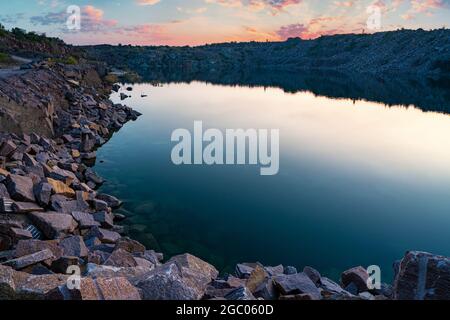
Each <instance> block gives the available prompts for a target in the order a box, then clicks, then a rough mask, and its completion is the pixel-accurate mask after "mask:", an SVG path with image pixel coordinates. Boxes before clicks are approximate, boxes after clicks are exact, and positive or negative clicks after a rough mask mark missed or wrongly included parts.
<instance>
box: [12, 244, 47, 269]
mask: <svg viewBox="0 0 450 320" xmlns="http://www.w3.org/2000/svg"><path fill="white" fill-rule="evenodd" d="M52 258H54V256H53V253H52V252H51V251H50V250H48V249H45V250H42V251H39V252H36V253H33V254H30V255H27V256H23V257H20V258H16V259H13V260H9V261H6V262H4V263H3V265H5V266H9V267H12V268H14V269H16V270H21V269H24V268H26V267H29V266H31V265H33V264H37V263H39V262H42V261H45V260H49V259H52Z"/></svg>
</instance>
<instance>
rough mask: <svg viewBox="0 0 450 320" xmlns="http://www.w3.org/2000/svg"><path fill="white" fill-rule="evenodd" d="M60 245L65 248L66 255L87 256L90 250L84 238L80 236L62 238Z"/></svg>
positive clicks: (64, 253)
mask: <svg viewBox="0 0 450 320" xmlns="http://www.w3.org/2000/svg"><path fill="white" fill-rule="evenodd" d="M59 247H60V248H61V249H62V250H63V255H64V256H72V257H79V258H85V257H87V256H88V254H89V250H88V248H87V247H86V245H85V243H84V241H83V238H82V237H80V236H72V237H68V238H64V239H62V240H61V242H60V243H59Z"/></svg>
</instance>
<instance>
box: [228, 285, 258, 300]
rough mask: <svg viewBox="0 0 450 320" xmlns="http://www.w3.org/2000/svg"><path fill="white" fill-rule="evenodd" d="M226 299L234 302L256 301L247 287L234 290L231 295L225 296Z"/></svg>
mask: <svg viewBox="0 0 450 320" xmlns="http://www.w3.org/2000/svg"><path fill="white" fill-rule="evenodd" d="M225 299H226V300H234V301H244V300H256V298H255V297H254V296H253V294H252V293H251V292H250V290H249V289H248V288H246V287H239V288H237V289H234V290H232V291H231V292H230V293H228V294H227V295H225Z"/></svg>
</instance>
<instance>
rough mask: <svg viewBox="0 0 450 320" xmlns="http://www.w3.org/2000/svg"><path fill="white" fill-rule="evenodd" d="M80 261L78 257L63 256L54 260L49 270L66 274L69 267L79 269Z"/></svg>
mask: <svg viewBox="0 0 450 320" xmlns="http://www.w3.org/2000/svg"><path fill="white" fill-rule="evenodd" d="M80 265H81V261H80V258H79V257H71V256H63V257H61V258H59V259H58V260H55V261H53V262H52V264H51V267H50V268H51V269H52V270H53V271H54V272H56V273H62V274H68V271H69V267H72V266H78V267H80Z"/></svg>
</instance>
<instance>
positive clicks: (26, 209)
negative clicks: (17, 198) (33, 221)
mask: <svg viewBox="0 0 450 320" xmlns="http://www.w3.org/2000/svg"><path fill="white" fill-rule="evenodd" d="M11 207H12V210H13V211H14V212H15V213H30V212H42V211H44V209H43V208H42V207H40V206H39V205H37V204H36V203H32V202H14V203H13V204H12V206H11Z"/></svg>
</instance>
